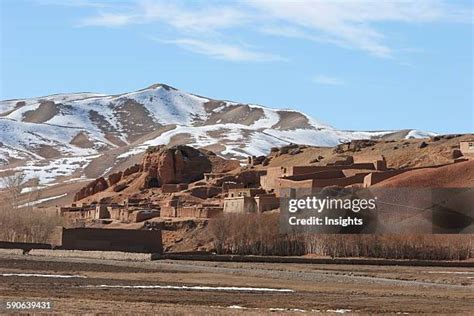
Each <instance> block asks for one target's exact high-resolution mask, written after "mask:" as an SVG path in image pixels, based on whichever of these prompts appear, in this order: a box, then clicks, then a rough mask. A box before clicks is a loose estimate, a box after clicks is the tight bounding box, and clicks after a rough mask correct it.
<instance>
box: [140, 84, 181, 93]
mask: <svg viewBox="0 0 474 316" xmlns="http://www.w3.org/2000/svg"><path fill="white" fill-rule="evenodd" d="M158 88H163V89H165V90H168V91H171V90H173V91H178V89H176V88H175V87H172V86H170V85H167V84H164V83H159V82H158V83H154V84H152V85H150V86H148V87H146V88H145V89H140V90H138V91H143V90H154V89H158Z"/></svg>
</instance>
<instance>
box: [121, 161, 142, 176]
mask: <svg viewBox="0 0 474 316" xmlns="http://www.w3.org/2000/svg"><path fill="white" fill-rule="evenodd" d="M140 169H141V165H139V164H135V165H133V166H131V167H128V168H127V169H125V171H124V172H123V177H124V178H125V177H127V176H129V175H131V174H134V173H137V172H138V171H140Z"/></svg>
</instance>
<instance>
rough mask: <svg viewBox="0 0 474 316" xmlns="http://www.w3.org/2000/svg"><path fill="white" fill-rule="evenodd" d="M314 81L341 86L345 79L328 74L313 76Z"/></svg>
mask: <svg viewBox="0 0 474 316" xmlns="http://www.w3.org/2000/svg"><path fill="white" fill-rule="evenodd" d="M313 81H314V82H315V83H317V84H321V85H329V86H341V85H343V84H344V81H342V80H341V79H339V78H336V77H331V76H326V75H317V76H315V77H314V78H313Z"/></svg>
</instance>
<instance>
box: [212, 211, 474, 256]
mask: <svg viewBox="0 0 474 316" xmlns="http://www.w3.org/2000/svg"><path fill="white" fill-rule="evenodd" d="M210 230H211V233H212V234H213V237H214V246H215V249H216V251H217V253H219V254H239V255H280V256H287V255H302V254H315V255H320V256H330V257H372V258H387V259H425V260H465V259H468V258H471V257H473V253H472V246H473V245H474V244H473V243H474V237H473V236H472V235H324V234H286V235H282V234H280V232H279V214H277V213H269V214H265V213H264V214H250V215H249V214H246V215H237V214H231V215H226V216H223V217H221V218H218V219H215V220H214V221H213V222H211V224H210Z"/></svg>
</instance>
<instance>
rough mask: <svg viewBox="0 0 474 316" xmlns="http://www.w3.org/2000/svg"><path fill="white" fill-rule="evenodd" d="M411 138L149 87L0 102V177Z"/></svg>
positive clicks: (81, 173) (50, 179)
mask: <svg viewBox="0 0 474 316" xmlns="http://www.w3.org/2000/svg"><path fill="white" fill-rule="evenodd" d="M432 135H433V133H427V132H420V131H415V130H404V131H382V132H354V131H341V130H337V129H335V128H333V127H331V126H329V125H326V124H322V123H320V122H318V121H316V120H314V119H312V118H311V117H309V116H307V115H305V114H303V113H300V112H297V111H293V110H281V109H271V108H267V107H264V106H260V105H253V104H240V103H236V102H229V101H221V100H213V99H210V98H205V97H201V96H197V95H193V94H190V93H186V92H184V91H181V90H178V89H175V88H172V87H170V86H167V85H164V84H155V85H152V86H150V87H148V88H146V89H142V90H139V91H136V92H132V93H125V94H120V95H103V94H93V93H74V94H57V95H51V96H45V97H39V98H32V99H17V100H6V101H1V102H0V171H1V170H2V169H3V170H7V169H16V170H25V171H26V173H27V177H28V178H29V179H38V180H39V182H40V184H42V185H45V184H48V183H57V182H58V181H60V180H61V181H74V179H77V178H95V177H97V176H100V175H102V174H106V173H108V172H110V171H111V170H113V169H114V168H116V167H118V165H121V164H122V165H123V164H126V163H127V162H130V161H134V159H135V160H136V159H138V157H139V155H140V154H141V153H143V152H144V151H145V150H146V148H147V147H148V146H151V145H159V144H168V143H172V144H188V145H192V146H196V147H204V148H206V149H209V150H212V151H214V152H216V153H218V154H220V155H223V156H231V157H237V158H243V157H245V156H247V155H263V154H267V153H268V152H269V150H270V148H271V147H274V146H282V145H285V144H288V143H298V144H307V145H316V146H334V145H336V144H339V143H341V142H346V141H349V140H352V139H368V138H389V137H397V138H403V137H406V138H409V137H429V136H432Z"/></svg>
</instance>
